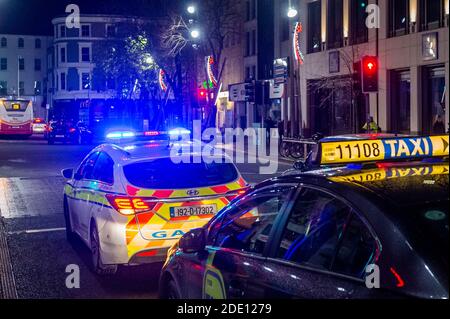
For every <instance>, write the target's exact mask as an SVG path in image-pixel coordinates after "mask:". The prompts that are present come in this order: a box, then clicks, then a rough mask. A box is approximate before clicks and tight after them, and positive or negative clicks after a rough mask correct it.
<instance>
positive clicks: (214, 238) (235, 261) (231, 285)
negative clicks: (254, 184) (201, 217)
mask: <svg viewBox="0 0 450 319" xmlns="http://www.w3.org/2000/svg"><path fill="white" fill-rule="evenodd" d="M294 190H295V185H287V184H283V185H272V186H269V187H266V188H263V189H260V190H257V191H255V192H253V193H250V194H249V195H247V196H246V197H245V198H243V199H241V200H240V201H239V202H238V204H237V206H234V207H233V206H232V207H233V208H232V209H230V210H229V211H227V212H226V213H225V214H224V215H223V218H221V219H219V220H218V222H217V223H216V224H214V225H213V224H212V225H211V228H210V232H209V233H208V243H207V248H206V249H207V252H208V256H207V258H206V260H204V261H202V262H203V263H204V272H203V273H202V274H198V273H196V274H198V275H197V278H193V279H194V281H197V280H200V281H201V282H202V295H201V296H198V297H201V298H206V299H234V298H261V297H264V288H263V287H262V286H261V285H260V283H261V276H271V274H270V272H269V271H268V270H267V269H264V268H263V267H261V265H262V264H263V263H264V260H265V250H266V246H267V241H268V238H269V235H270V233H271V231H272V229H273V225H274V224H276V222H277V220H278V217H279V216H280V212H281V211H283V210H284V209H285V207H286V206H287V204H288V202H289V201H288V199H289V197H290V196H291V195H292V193H293V192H294ZM199 275H200V276H201V277H200V276H199ZM191 282H192V281H191Z"/></svg>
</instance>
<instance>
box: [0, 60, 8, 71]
mask: <svg viewBox="0 0 450 319" xmlns="http://www.w3.org/2000/svg"><path fill="white" fill-rule="evenodd" d="M0 70H1V71H6V70H8V59H7V58H1V59H0Z"/></svg>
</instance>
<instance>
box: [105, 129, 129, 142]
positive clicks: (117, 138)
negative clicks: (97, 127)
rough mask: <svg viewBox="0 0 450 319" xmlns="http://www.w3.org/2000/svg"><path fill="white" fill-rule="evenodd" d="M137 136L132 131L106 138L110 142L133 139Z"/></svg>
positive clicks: (107, 135) (109, 134) (115, 133)
mask: <svg viewBox="0 0 450 319" xmlns="http://www.w3.org/2000/svg"><path fill="white" fill-rule="evenodd" d="M135 136H136V134H135V133H134V132H132V131H117V132H110V133H108V134H106V138H107V139H110V140H120V139H124V138H133V137H135Z"/></svg>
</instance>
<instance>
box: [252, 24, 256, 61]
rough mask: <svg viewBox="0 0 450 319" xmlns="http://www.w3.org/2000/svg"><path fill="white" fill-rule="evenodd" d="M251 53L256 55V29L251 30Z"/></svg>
mask: <svg viewBox="0 0 450 319" xmlns="http://www.w3.org/2000/svg"><path fill="white" fill-rule="evenodd" d="M252 55H256V30H253V31H252Z"/></svg>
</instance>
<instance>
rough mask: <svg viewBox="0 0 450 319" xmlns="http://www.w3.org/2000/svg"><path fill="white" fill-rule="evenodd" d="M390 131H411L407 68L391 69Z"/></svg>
mask: <svg viewBox="0 0 450 319" xmlns="http://www.w3.org/2000/svg"><path fill="white" fill-rule="evenodd" d="M391 82H392V86H391V87H392V94H391V107H390V113H391V131H392V132H393V133H404V134H408V133H410V131H411V74H410V72H409V70H400V71H392V73H391Z"/></svg>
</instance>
